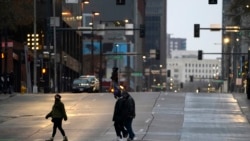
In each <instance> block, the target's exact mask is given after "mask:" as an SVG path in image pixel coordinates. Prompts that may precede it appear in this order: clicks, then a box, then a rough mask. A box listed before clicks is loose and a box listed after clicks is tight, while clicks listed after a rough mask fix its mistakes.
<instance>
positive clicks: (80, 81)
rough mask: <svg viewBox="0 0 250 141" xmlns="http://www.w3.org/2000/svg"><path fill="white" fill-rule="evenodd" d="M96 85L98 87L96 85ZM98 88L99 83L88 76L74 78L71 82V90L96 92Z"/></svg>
mask: <svg viewBox="0 0 250 141" xmlns="http://www.w3.org/2000/svg"><path fill="white" fill-rule="evenodd" d="M97 86H98V87H97ZM98 90H99V85H96V83H95V82H94V81H90V80H89V79H88V78H77V79H74V81H73V84H72V92H96V91H98Z"/></svg>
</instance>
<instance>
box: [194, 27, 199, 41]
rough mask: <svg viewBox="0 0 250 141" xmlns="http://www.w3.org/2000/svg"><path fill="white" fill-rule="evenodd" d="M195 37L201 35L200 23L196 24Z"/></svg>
mask: <svg viewBox="0 0 250 141" xmlns="http://www.w3.org/2000/svg"><path fill="white" fill-rule="evenodd" d="M194 37H196V38H197V37H200V24H194Z"/></svg>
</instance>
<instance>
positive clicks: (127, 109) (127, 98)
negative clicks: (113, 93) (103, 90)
mask: <svg viewBox="0 0 250 141" xmlns="http://www.w3.org/2000/svg"><path fill="white" fill-rule="evenodd" d="M122 99H123V117H124V118H135V116H136V114H135V101H134V99H133V97H132V96H131V95H130V94H129V93H128V92H123V93H122Z"/></svg>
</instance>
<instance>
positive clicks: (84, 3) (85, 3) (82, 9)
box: [79, 0, 89, 74]
mask: <svg viewBox="0 0 250 141" xmlns="http://www.w3.org/2000/svg"><path fill="white" fill-rule="evenodd" d="M88 4H89V0H82V2H81V25H82V27H84V26H85V25H84V20H85V19H84V18H83V17H84V16H83V15H84V13H83V11H84V5H88ZM81 35H82V40H81V44H82V46H81V48H80V56H79V57H80V60H81V61H80V62H81V65H80V73H81V74H82V73H83V50H82V49H83V38H84V37H83V33H81Z"/></svg>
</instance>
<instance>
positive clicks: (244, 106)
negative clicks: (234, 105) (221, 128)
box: [233, 93, 250, 123]
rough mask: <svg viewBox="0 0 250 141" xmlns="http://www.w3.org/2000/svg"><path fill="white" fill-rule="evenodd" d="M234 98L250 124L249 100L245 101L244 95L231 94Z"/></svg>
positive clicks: (245, 96) (245, 95)
mask: <svg viewBox="0 0 250 141" xmlns="http://www.w3.org/2000/svg"><path fill="white" fill-rule="evenodd" d="M233 96H234V98H235V99H236V100H237V102H238V104H239V107H240V109H241V111H242V113H243V114H244V115H245V116H246V118H247V120H248V122H249V123H250V100H249V99H247V94H245V93H233Z"/></svg>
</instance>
